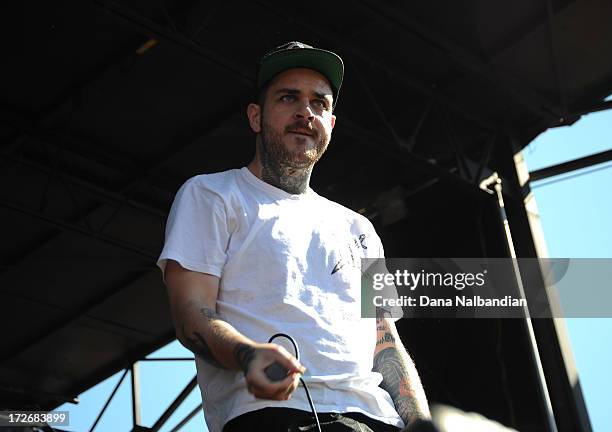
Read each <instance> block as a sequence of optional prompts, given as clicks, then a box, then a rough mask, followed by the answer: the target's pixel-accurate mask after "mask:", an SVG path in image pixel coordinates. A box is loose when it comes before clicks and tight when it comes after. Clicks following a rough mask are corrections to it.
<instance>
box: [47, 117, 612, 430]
mask: <svg viewBox="0 0 612 432" xmlns="http://www.w3.org/2000/svg"><path fill="white" fill-rule="evenodd" d="M611 148H612V111H607V112H600V113H594V114H590V115H588V116H585V117H583V119H581V120H580V121H579V122H577V123H576V124H574V125H573V126H569V127H563V128H557V129H552V130H549V131H547V132H545V133H544V134H542V135H540V136H539V137H538V138H537V139H535V140H534V141H533V142H532V143H531V144H530V145H529V146H528V147H527V148H526V149H525V150H524V155H525V158H526V161H527V165H528V167H529V170H530V171H533V170H536V169H538V168H542V167H545V166H549V165H553V164H556V163H560V162H565V161H567V160H572V159H575V158H577V157H582V156H585V155H589V154H593V153H598V152H601V151H604V150H609V149H611ZM611 187H612V162H607V163H604V164H600V165H596V166H593V167H590V168H586V169H582V170H579V171H574V172H572V173H570V174H566V175H562V176H557V177H553V178H550V179H545V180H542V181H540V182H536V183H532V190H533V191H534V193H535V196H536V200H537V204H538V208H539V210H540V215H541V220H542V226H543V229H544V235H545V237H546V242H547V246H548V250H549V254H550V256H551V257H557V258H612V226H611V223H612V200H611V199H610V188H611ZM566 324H567V327H568V330H569V334H570V338H571V344H572V348H573V352H574V357H575V360H576V365H577V368H578V372H579V374H580V381H581V384H582V389H583V392H584V395H585V399H586V403H587V407H588V410H589V414H590V417H591V423H592V425H593V430H594V431H595V432H605V431H610V430H612V410H610V396H609V391H610V389H611V388H612V370H611V369H610V368H609V365H610V364H612V318H608V319H606V318H597V319H595V318H573V319H567V320H566ZM148 357H149V358H156V357H157V358H159V357H192V355H191V353H190V352H189V351H187V350H186V349H185V348H183V347H182V346H181V345H180V344H179V343H178V342H176V341H175V342H173V343H171V344H170V345H168V346H166V347H164V348H162V349H161V350H159V351H157V352H155V353H153V354H151V355H149V356H148ZM195 373H196V372H195V367H194V365H193V363H192V362H141V363H140V382H141V418H142V423H143V424H144V425H145V426H151V425H153V423H154V422H155V421H156V420H157V418H158V417H159V416H160V415H161V414H162V412H163V411H164V410H165V409H166V407H167V406H168V405H169V404H170V403H171V402H172V400H174V398H175V397H176V396H177V395H178V394H179V393H180V391H181V390H182V389H183V388H184V386H185V385H186V384H187V383H188V382H189V380H190V379H191V378H192V377H193V376H194V375H195ZM120 375H121V374H120V373H119V374H116V375H115V376H113V377H111V378H109V379H107V380H106V381H104V382H102V383H100V384H98V385H97V386H95V387H93V388H91V389H90V390H88V391H87V392H85V393H83V394H82V395H80V397H79V399H80V401H81V402H80V403H79V404H78V405H76V406H75V405H71V404H66V405H64V406H62V407H61V408H59V409H67V410H69V411H70V425H71V426H70V427H69V428H68V430H71V431H79V432H81V431H87V430H89V428H90V427H91V425H92V424H93V422H94V420H95V418H96V416H97V414H98V412H99V411H100V409H101V408H102V406H103V405H104V402H105V401H106V399H107V398H108V396H109V395H110V393H111V391H112V390H113V388H114V386H115V384H116V383H117V382H118V381H119V378H120ZM199 402H200V394H199V389H198V388H196V389H195V390H194V391H193V392H192V393H191V395H190V397H189V398H188V399H187V400H186V401H185V402H184V403H183V404H182V406H181V408H180V409H179V410H178V411H177V412H176V413H175V414H174V415H173V416H172V417H171V418H170V420H169V421H168V422H167V423H166V427H164V428H163V429H162V432H167V431H170V430H171V429H172V427H174V426H175V425H176V424H177V423H178V422H179V421H180V420H181V419H182V418H183V417H184V416H185V415H187V413H189V412H190V411H191V410H192V409H193V408H194V407H195V406H197V404H198V403H199ZM131 424H132V414H131V390H130V380H129V375H128V376H127V377H126V379H125V380H124V382H123V384H122V386H121V387H120V389H119V391H118V393H117V395H116V396H115V398H114V399H113V402H112V403H111V405H110V406H109V408H108V409H107V412H106V414H105V415H104V416H103V417H102V420H101V421H100V423H99V424H98V426H97V428H96V430H97V431H113V432H115V431H128V430H131ZM181 430H182V431H185V432H195V431H198V432H202V431H206V430H207V429H206V426H205V423H204V417H203V415H202V414H201V413H199V414H198V415H197V416H196V417H194V418H193V419H192V420H191V421H190V423H188V424H187V425H186V426H185V427H183V429H181Z"/></svg>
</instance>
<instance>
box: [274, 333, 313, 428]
mask: <svg viewBox="0 0 612 432" xmlns="http://www.w3.org/2000/svg"><path fill="white" fill-rule="evenodd" d="M278 337H284V338H285V339H288V340H289V342H291V344H292V345H293V348H294V349H295V358H296V359H297V360H298V361H299V360H300V350H299V349H298V346H297V343H296V342H295V341H294V340H293V338H292V337H291V336H289V335H288V334H285V333H276V334H275V335H273V336H272V337H271V338H270V339H268V343H272V341H273V340H274V339H276V338H278ZM274 365H278V367H281V368H282V366H280V365H279V364H278V363H272V365H270V366H268V367H267V368H266V375H268V372H267V370H268V369H270V368H271V367H273V366H274ZM283 370H284V368H283ZM285 374H286V371H285ZM268 377H269V378H270V379H273V377H271V376H270V375H268ZM300 382H301V383H302V386H303V387H304V391H306V398H307V399H308V403H309V404H310V409H311V410H312V414H313V415H314V418H315V422H316V423H317V429H318V431H319V432H321V423H319V416H318V415H317V410H316V409H315V406H314V403H313V402H312V398H311V397H310V392H309V391H308V386H306V383H305V382H304V379H303V378H302V377H300Z"/></svg>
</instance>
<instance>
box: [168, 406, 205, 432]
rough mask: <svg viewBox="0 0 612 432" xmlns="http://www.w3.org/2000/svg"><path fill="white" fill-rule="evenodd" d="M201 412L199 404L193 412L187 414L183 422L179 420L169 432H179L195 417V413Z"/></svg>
mask: <svg viewBox="0 0 612 432" xmlns="http://www.w3.org/2000/svg"><path fill="white" fill-rule="evenodd" d="M201 411H202V404H201V403H200V404H199V405H198V406H196V407H195V408H194V409H193V410H191V412H190V413H189V414H187V415H186V416H185V418H184V419H183V420H181V421H180V422H179V423H178V424H177V425H176V426H175V427H174V428H172V430H171V431H170V432H178V431H180V430H181V429H182V427H183V426H185V425H186V424H187V423H189V420H191V419H192V418H193V417H195V415H196V414H197V413H199V412H201Z"/></svg>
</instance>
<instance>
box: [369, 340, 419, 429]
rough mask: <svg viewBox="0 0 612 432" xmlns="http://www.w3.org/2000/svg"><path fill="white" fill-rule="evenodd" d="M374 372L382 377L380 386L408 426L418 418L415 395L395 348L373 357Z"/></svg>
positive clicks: (386, 349) (387, 349)
mask: <svg viewBox="0 0 612 432" xmlns="http://www.w3.org/2000/svg"><path fill="white" fill-rule="evenodd" d="M374 371H376V372H380V374H381V375H382V376H383V381H382V383H380V386H381V387H382V388H383V389H385V390H386V391H387V392H388V393H389V395H390V396H391V399H392V400H393V403H394V404H395V408H396V409H397V412H398V414H399V415H400V417H401V418H402V419H403V420H404V422H405V423H406V424H409V423H410V422H412V421H414V420H416V419H418V418H420V417H421V416H420V415H419V412H420V410H419V406H418V402H417V400H416V397H415V396H416V395H415V393H414V391H413V390H412V388H411V386H410V380H409V379H408V376H407V373H406V370H405V367H404V366H403V365H402V359H401V357H400V355H399V353H398V352H397V349H396V348H385V349H384V350H382V351H381V352H379V353H378V354H377V355H376V357H374Z"/></svg>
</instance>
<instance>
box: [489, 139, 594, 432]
mask: <svg viewBox="0 0 612 432" xmlns="http://www.w3.org/2000/svg"><path fill="white" fill-rule="evenodd" d="M500 140H503V142H502V143H501V144H500V145H498V146H496V156H497V157H496V161H497V163H498V166H496V169H497V170H498V172H500V173H503V174H504V175H505V176H506V178H507V179H508V180H506V182H504V189H506V188H508V189H510V190H513V193H510V194H504V198H505V200H504V203H505V210H506V214H507V218H508V221H509V227H510V230H511V232H512V242H513V245H514V249H515V251H516V256H517V257H518V258H537V257H538V251H537V248H536V245H535V242H534V238H533V235H532V231H531V225H530V221H529V216H528V214H527V209H526V208H525V201H524V198H523V197H522V196H521V195H522V193H521V184H520V181H519V177H518V173H517V168H516V165H515V163H514V152H515V150H514V149H516V148H520V147H521V146H520V144H521V143H519V142H515V140H516V138H515V137H514V136H513V135H512V133H511V131H508V132H507V133H505V134H504V136H503V137H501V138H500ZM518 265H519V268H520V273H521V275H530V277H529V278H528V279H529V281H530V285H529V286H528V287H526V294H527V300H529V299H530V298H531V296H534V295H538V294H539V293H541V292H542V291H541V290H543V289H544V287H545V283H544V280H543V277H542V276H541V274H538V273H537V272H534V271H533V269H532V268H527V267H528V265H529V262H528V261H525V260H519V262H518ZM524 267H525V268H524ZM557 325H558V324H556V322H555V320H554V319H551V318H539V319H532V320H531V326H532V327H533V332H534V334H535V339H536V341H537V349H538V350H539V356H540V359H541V364H542V368H543V372H544V375H545V378H546V385H547V387H548V391H549V393H550V395H551V398H550V402H551V403H552V408H553V410H554V416H555V420H556V424H557V429H558V430H559V431H584V432H590V431H591V427H590V424H589V419H588V413H587V411H586V407H585V406H584V402H583V401H582V399H581V397H582V395H581V394H579V392H580V391H579V389H575V388H574V386H573V383H572V382H571V380H570V377H569V374H568V369H567V368H568V365H567V364H566V363H565V361H564V358H565V355H564V350H565V349H566V346H565V345H564V344H561V342H560V340H559V331H558V329H557ZM567 346H569V345H567Z"/></svg>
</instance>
